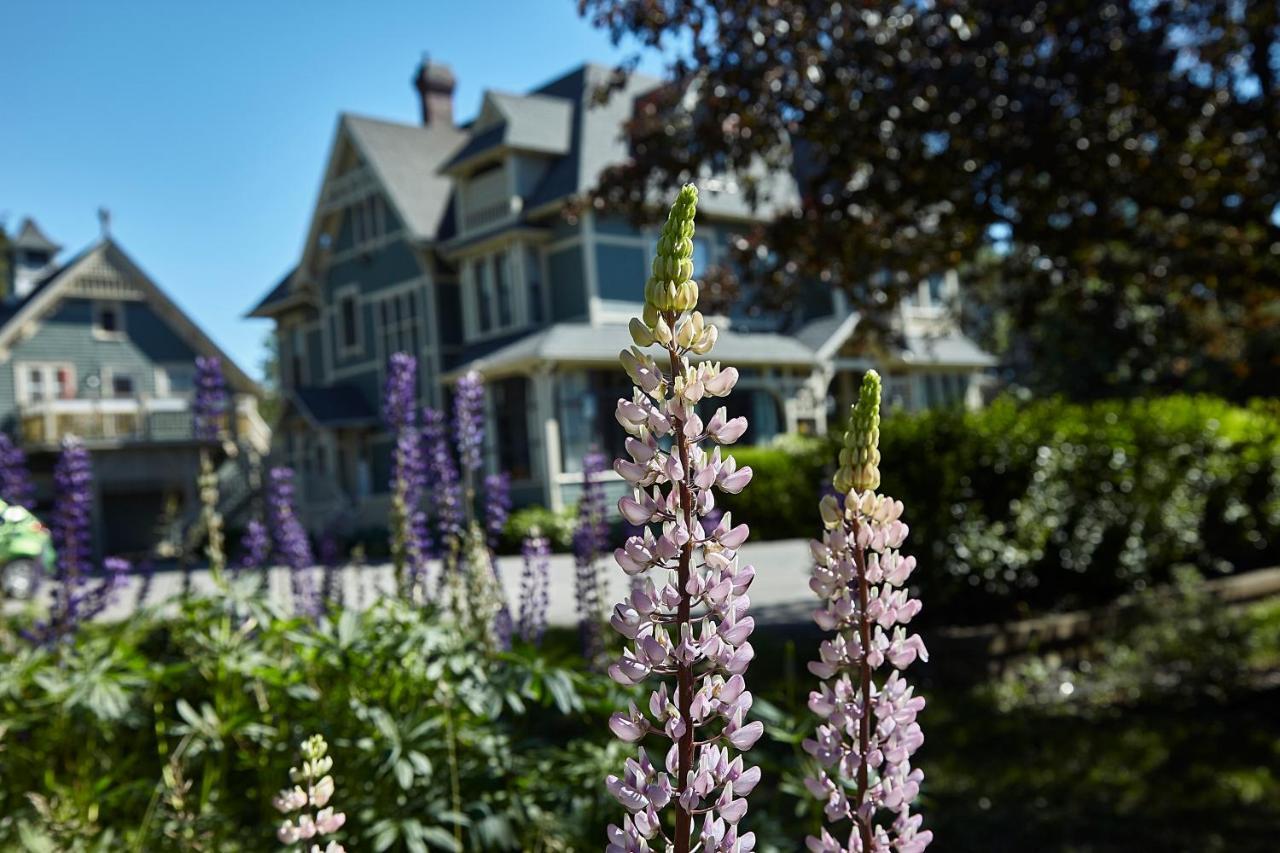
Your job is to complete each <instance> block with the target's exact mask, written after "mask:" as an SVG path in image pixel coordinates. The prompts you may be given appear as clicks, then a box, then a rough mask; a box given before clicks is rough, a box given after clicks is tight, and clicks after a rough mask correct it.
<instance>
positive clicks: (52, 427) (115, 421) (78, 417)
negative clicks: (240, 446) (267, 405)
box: [18, 397, 271, 453]
mask: <svg viewBox="0 0 1280 853" xmlns="http://www.w3.org/2000/svg"><path fill="white" fill-rule="evenodd" d="M18 420H19V424H20V429H21V436H22V441H23V444H25V445H26V446H27V447H28V448H31V449H54V448H56V447H57V446H58V445H59V444H60V443H61V442H62V439H63V438H65V437H66V436H68V435H74V436H76V437H77V438H79V439H80V440H82V441H84V442H85V443H86V444H89V445H95V446H99V447H103V446H105V447H112V446H120V445H127V444H151V443H182V442H189V441H191V440H192V421H191V401H190V400H189V399H188V398H186V397H148V398H129V399H119V400H114V399H105V400H97V399H62V400H40V401H37V402H33V403H27V404H25V405H22V406H21V407H20V408H19V412H18ZM231 428H232V430H233V435H234V437H235V438H236V439H237V440H240V441H244V442H246V443H248V444H250V445H251V446H252V447H253V448H254V449H255V450H257V451H258V452H260V453H266V452H267V450H268V448H269V446H270V444H271V430H270V428H269V427H267V425H266V423H265V422H264V421H263V420H262V417H261V416H260V415H259V414H258V408H257V401H256V400H254V399H253V398H252V397H240V398H238V399H237V400H236V405H235V417H234V418H232V422H231Z"/></svg>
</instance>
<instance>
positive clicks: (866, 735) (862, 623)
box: [853, 520, 871, 851]
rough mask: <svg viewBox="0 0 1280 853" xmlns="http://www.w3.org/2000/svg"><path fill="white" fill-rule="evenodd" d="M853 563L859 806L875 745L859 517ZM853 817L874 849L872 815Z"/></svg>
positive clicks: (864, 845)
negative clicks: (858, 700) (869, 754)
mask: <svg viewBox="0 0 1280 853" xmlns="http://www.w3.org/2000/svg"><path fill="white" fill-rule="evenodd" d="M853 565H854V568H855V569H856V570H857V572H858V638H859V640H861V643H860V645H861V646H862V649H861V653H860V654H859V656H858V674H859V676H860V677H861V684H860V686H859V692H860V694H861V696H862V718H861V719H860V720H859V721H858V799H857V801H856V803H855V805H856V807H857V808H861V807H862V804H863V801H864V800H865V798H866V795H867V752H868V751H869V750H870V748H871V667H870V666H869V665H868V664H867V653H868V651H869V650H870V649H871V623H870V622H869V621H868V620H867V599H868V598H869V597H870V594H869V590H868V585H867V549H866V548H865V547H863V546H862V545H859V544H858V522H857V521H856V520H855V521H854V522H853ZM853 819H854V822H855V823H857V824H858V832H859V833H860V834H861V835H862V849H863V850H864V851H866V850H870V849H871V816H870V815H867V816H866V817H865V818H863V816H862V815H861V814H859V813H858V812H857V811H855V812H854V815H853Z"/></svg>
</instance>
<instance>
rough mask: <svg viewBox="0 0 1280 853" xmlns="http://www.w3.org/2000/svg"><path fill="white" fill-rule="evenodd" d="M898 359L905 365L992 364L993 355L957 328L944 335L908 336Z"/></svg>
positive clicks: (988, 365) (977, 365) (951, 365)
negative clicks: (905, 363)
mask: <svg viewBox="0 0 1280 853" xmlns="http://www.w3.org/2000/svg"><path fill="white" fill-rule="evenodd" d="M898 357H899V358H901V359H902V361H904V362H907V363H908V364H928V365H937V366H939V367H991V366H993V365H995V364H996V358H995V356H993V355H991V354H990V353H988V352H984V351H983V349H982V348H981V347H979V346H978V345H977V344H975V343H974V342H973V341H972V340H970V339H969V338H968V337H966V336H965V335H964V334H962V333H961V332H958V331H954V330H953V331H950V332H947V333H946V334H943V335H907V336H906V348H905V349H904V350H903V351H902V352H901V353H900V354H899V356H898Z"/></svg>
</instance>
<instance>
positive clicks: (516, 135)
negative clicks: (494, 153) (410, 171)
mask: <svg viewBox="0 0 1280 853" xmlns="http://www.w3.org/2000/svg"><path fill="white" fill-rule="evenodd" d="M572 120H573V103H572V102H571V101H569V100H566V99H565V98H560V97H553V96H550V95H539V94H533V95H512V94H508V93H506V92H488V93H486V94H485V103H484V107H483V108H482V109H481V117H480V118H479V119H477V121H476V123H475V124H474V125H473V128H474V129H473V132H472V134H471V138H470V139H468V140H467V143H466V144H465V145H463V146H462V148H461V149H459V150H458V151H457V152H456V153H455V154H454V155H453V156H452V157H451V158H449V161H448V162H447V163H445V164H444V165H443V166H441V167H440V170H441V171H442V172H449V171H452V170H454V169H456V168H458V167H459V166H461V165H462V164H464V163H466V162H467V161H469V160H471V159H473V158H474V157H476V156H478V155H480V154H483V153H485V152H486V151H491V150H494V149H497V148H511V149H514V150H517V151H528V152H533V153H537V154H549V155H556V156H558V155H563V154H567V153H568V152H569V138H570V130H571V126H572Z"/></svg>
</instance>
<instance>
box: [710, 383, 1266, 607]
mask: <svg viewBox="0 0 1280 853" xmlns="http://www.w3.org/2000/svg"><path fill="white" fill-rule="evenodd" d="M1278 416H1280V405H1277V404H1276V403H1275V402H1274V401H1272V402H1265V403H1264V402H1258V403H1254V404H1253V405H1251V406H1247V407H1240V406H1233V405H1230V404H1228V403H1226V402H1224V401H1222V400H1217V399H1213V398H1209V397H1189V396H1175V397H1168V398H1162V399H1156V400H1133V401H1108V402H1100V403H1094V404H1090V405H1078V404H1070V403H1066V402H1063V401H1059V400H1046V401H1038V402H1034V403H1029V404H1022V403H1018V402H1016V401H1014V400H1011V399H1007V398H1004V399H1000V400H997V401H996V402H995V403H993V404H992V405H991V406H990V407H988V408H987V409H985V410H983V411H980V412H960V411H939V412H929V413H923V414H918V415H901V414H899V415H890V416H888V417H886V419H885V422H884V426H883V435H882V443H881V449H882V451H883V454H884V459H885V461H884V464H883V465H882V466H881V468H882V472H883V478H884V483H885V486H886V488H890V489H892V490H893V491H894V492H895V493H896V494H897V495H899V496H900V497H901V498H902V500H903V501H904V502H906V503H907V504H908V505H910V506H911V508H912V528H913V529H914V530H915V532H916V534H918V538H917V536H913V537H912V538H913V540H914V541H918V542H920V543H921V547H922V548H925V549H927V550H925V551H924V552H923V553H921V554H920V561H921V574H920V583H921V584H922V585H926V584H927V586H928V588H929V591H930V595H929V608H928V609H927V610H926V611H925V613H924V614H923V617H924V618H926V619H928V620H929V621H931V622H934V623H937V622H939V621H942V622H979V621H987V620H992V619H1004V618H1013V617H1017V616H1021V615H1025V614H1028V613H1031V612H1038V611H1043V610H1048V609H1070V608H1074V607H1084V606H1092V605H1096V604H1101V603H1104V602H1106V601H1109V600H1111V599H1112V598H1114V597H1115V596H1117V595H1119V594H1122V593H1125V592H1129V591H1136V590H1141V589H1144V588H1147V587H1148V586H1150V585H1151V584H1152V583H1153V582H1163V581H1166V580H1168V579H1169V578H1170V576H1171V571H1172V570H1173V568H1174V567H1176V566H1179V565H1190V566H1194V567H1195V568H1197V569H1198V570H1199V571H1201V572H1203V573H1204V574H1206V575H1209V576H1212V575H1218V574H1223V573H1228V572H1232V571H1241V570H1245V569H1251V568H1257V567H1259V566H1262V565H1267V564H1273V563H1275V562H1277V561H1280V417H1278ZM833 432H834V430H833ZM739 458H740V459H741V460H742V462H743V463H744V464H749V465H751V466H752V468H753V469H755V471H756V478H757V480H759V481H760V482H761V483H762V484H768V485H762V487H761V488H758V489H753V490H750V493H749V494H748V493H744V494H743V495H738V496H731V497H730V498H729V499H727V500H725V501H724V506H725V508H726V509H731V510H733V512H734V514H735V517H740V518H741V519H742V520H743V521H747V522H749V523H750V524H751V525H752V529H753V530H758V531H759V532H760V533H761V534H762V535H764V536H766V537H773V538H778V537H807V536H810V535H812V534H813V524H812V522H811V521H810V520H809V518H808V517H807V516H808V514H807V512H806V511H805V510H806V508H807V507H809V506H812V505H813V503H814V502H816V501H817V500H818V499H819V497H820V496H821V494H822V492H823V489H824V484H825V482H826V481H827V477H826V476H824V475H826V474H828V473H829V466H828V464H827V460H828V459H834V458H835V457H834V452H833V450H832V448H830V447H829V446H827V445H826V443H825V442H822V441H807V442H800V443H788V444H784V445H778V446H770V447H766V448H757V449H753V450H750V451H743V452H742V453H741V454H739ZM766 496H767V497H766Z"/></svg>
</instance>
